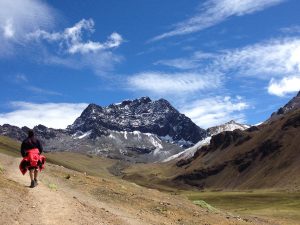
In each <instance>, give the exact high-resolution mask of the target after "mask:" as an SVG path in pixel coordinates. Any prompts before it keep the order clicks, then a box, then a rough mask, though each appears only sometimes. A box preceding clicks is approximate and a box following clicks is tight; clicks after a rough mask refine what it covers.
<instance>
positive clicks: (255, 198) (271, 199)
mask: <svg viewBox="0 0 300 225" xmlns="http://www.w3.org/2000/svg"><path fill="white" fill-rule="evenodd" d="M183 195H185V196H187V197H188V198H189V199H190V200H191V201H193V202H195V201H205V202H207V203H208V204H209V205H211V206H213V207H216V208H218V209H222V210H225V211H229V212H232V213H234V214H238V215H251V216H258V217H266V218H271V219H280V220H284V221H286V222H288V223H290V224H299V221H300V193H299V192H293V193H289V192H271V191H262V190H259V191H249V192H183Z"/></svg>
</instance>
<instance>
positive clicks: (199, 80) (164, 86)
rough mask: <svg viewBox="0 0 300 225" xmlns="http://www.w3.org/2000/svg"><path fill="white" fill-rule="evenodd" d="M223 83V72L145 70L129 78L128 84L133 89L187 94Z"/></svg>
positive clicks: (156, 92)
mask: <svg viewBox="0 0 300 225" xmlns="http://www.w3.org/2000/svg"><path fill="white" fill-rule="evenodd" d="M221 85H222V75H221V74H201V73H197V72H185V73H162V72H143V73H139V74H135V75H133V76H130V77H129V78H128V86H129V88H130V89H131V90H139V91H147V92H150V93H154V94H165V95H185V94H187V93H191V92H196V91H204V90H210V89H215V88H218V87H220V86H221Z"/></svg>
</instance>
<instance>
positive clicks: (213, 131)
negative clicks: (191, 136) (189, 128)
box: [164, 120, 250, 162]
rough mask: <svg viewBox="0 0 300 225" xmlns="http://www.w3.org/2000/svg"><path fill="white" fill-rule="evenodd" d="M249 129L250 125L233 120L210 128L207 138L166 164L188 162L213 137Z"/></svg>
mask: <svg viewBox="0 0 300 225" xmlns="http://www.w3.org/2000/svg"><path fill="white" fill-rule="evenodd" d="M248 128H250V126H249V125H245V124H240V123H237V122H235V121H234V120H231V121H229V122H227V123H225V124H222V125H219V126H214V127H210V128H208V129H207V130H206V131H207V135H208V136H207V137H206V138H204V139H203V140H201V141H199V142H197V143H196V144H195V145H194V146H192V147H190V148H187V149H185V150H184V151H182V152H180V153H178V154H176V155H172V156H171V157H169V158H167V159H165V160H164V162H168V161H171V160H187V159H189V158H192V157H193V156H194V154H195V152H196V151H198V150H199V149H200V148H202V147H203V146H206V145H209V144H210V141H211V138H212V136H215V135H217V134H220V133H222V132H225V131H234V130H246V129H248Z"/></svg>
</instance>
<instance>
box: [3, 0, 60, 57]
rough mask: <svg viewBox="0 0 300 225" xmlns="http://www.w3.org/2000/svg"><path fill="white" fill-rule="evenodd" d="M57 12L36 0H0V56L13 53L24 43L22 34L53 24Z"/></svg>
mask: <svg viewBox="0 0 300 225" xmlns="http://www.w3.org/2000/svg"><path fill="white" fill-rule="evenodd" d="M57 15H58V14H57V13H56V12H55V11H54V10H53V9H52V8H51V7H50V6H48V5H47V4H46V3H44V2H42V1H36V0H14V1H10V0H1V1H0V42H1V46H0V56H2V57H6V56H10V55H13V54H14V52H15V51H16V49H17V48H16V47H20V46H23V45H24V36H25V35H26V34H27V33H29V32H33V31H35V30H36V29H40V28H51V27H53V26H54V23H55V17H57Z"/></svg>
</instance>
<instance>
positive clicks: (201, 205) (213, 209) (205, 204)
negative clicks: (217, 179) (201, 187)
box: [193, 200, 219, 212]
mask: <svg viewBox="0 0 300 225" xmlns="http://www.w3.org/2000/svg"><path fill="white" fill-rule="evenodd" d="M193 203H194V204H195V205H198V206H200V207H201V208H204V209H208V210H209V211H211V212H218V211H219V210H218V209H216V208H215V207H213V206H211V205H210V204H208V203H206V202H205V201H203V200H196V201H193Z"/></svg>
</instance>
